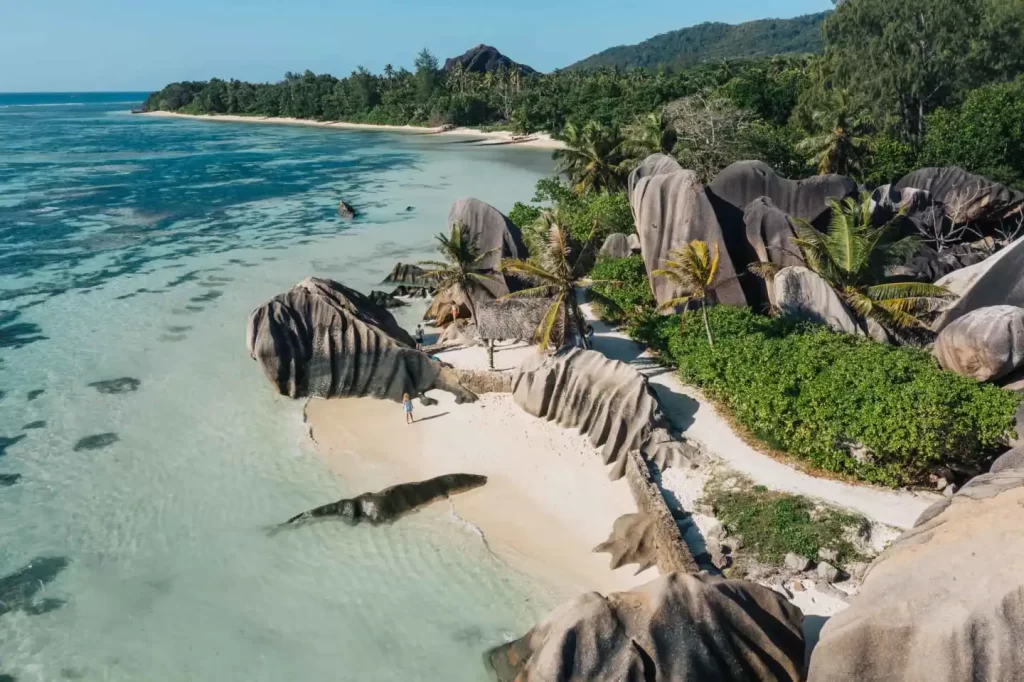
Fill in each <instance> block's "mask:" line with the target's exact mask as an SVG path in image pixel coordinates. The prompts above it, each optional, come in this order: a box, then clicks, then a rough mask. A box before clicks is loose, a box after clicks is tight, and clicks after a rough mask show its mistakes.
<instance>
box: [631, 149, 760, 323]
mask: <svg viewBox="0 0 1024 682" xmlns="http://www.w3.org/2000/svg"><path fill="white" fill-rule="evenodd" d="M638 170H639V169H638ZM634 172H635V171H634ZM630 203H631V205H632V207H633V214H634V216H635V217H636V227H637V232H638V233H639V235H640V250H641V253H642V254H643V258H644V265H645V266H646V268H647V274H648V276H650V275H651V273H652V272H653V271H655V270H657V269H659V268H663V267H664V266H665V260H666V259H667V258H668V257H669V252H670V251H671V250H672V249H678V248H682V247H683V246H685V245H686V244H687V243H689V242H691V241H693V240H698V239H699V240H701V241H705V242H707V243H708V244H709V245H711V246H712V247H717V248H718V250H719V255H720V259H721V260H720V261H719V266H718V282H719V284H718V286H716V287H715V290H714V296H715V298H716V300H717V301H718V302H719V303H724V304H726V305H739V306H742V305H747V296H746V294H745V293H744V290H743V287H742V286H741V285H740V282H739V280H738V279H737V270H736V267H735V266H734V265H733V260H732V256H731V254H730V251H729V248H728V246H727V244H726V242H725V239H724V237H723V235H722V230H721V228H720V227H719V225H718V219H717V218H716V216H715V211H714V210H713V209H712V207H711V202H709V201H708V197H707V195H706V194H705V192H704V188H703V186H702V185H701V184H700V182H699V181H698V180H697V174H696V173H694V172H693V171H689V170H684V171H676V172H674V173H658V174H655V175H650V176H645V177H641V178H640V179H639V180H638V181H637V184H636V187H635V188H634V190H633V192H632V194H631V195H630ZM743 267H745V264H744V266H743ZM652 282H653V289H654V297H655V299H656V300H657V301H658V303H659V304H661V303H665V302H667V301H670V300H672V299H673V298H677V297H678V296H680V295H681V294H682V291H681V290H680V289H679V287H678V286H676V285H675V284H673V283H672V282H671V281H669V280H667V279H665V278H664V277H652Z"/></svg>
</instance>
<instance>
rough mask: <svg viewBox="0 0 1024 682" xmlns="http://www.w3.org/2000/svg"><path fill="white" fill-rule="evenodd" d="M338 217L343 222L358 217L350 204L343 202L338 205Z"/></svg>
mask: <svg viewBox="0 0 1024 682" xmlns="http://www.w3.org/2000/svg"><path fill="white" fill-rule="evenodd" d="M338 217H340V218H342V219H343V220H352V219H353V218H355V217H356V210H355V209H354V208H352V206H351V205H350V204H347V203H345V202H344V201H342V202H340V203H339V204H338Z"/></svg>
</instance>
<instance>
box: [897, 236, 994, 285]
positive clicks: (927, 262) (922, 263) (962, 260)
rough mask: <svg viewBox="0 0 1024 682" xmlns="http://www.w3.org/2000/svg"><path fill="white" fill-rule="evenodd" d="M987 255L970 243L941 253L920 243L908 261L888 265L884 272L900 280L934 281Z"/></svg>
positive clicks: (978, 261)
mask: <svg viewBox="0 0 1024 682" xmlns="http://www.w3.org/2000/svg"><path fill="white" fill-rule="evenodd" d="M989 255H990V253H989V252H987V251H981V250H979V249H975V248H974V247H973V246H972V245H971V244H958V245H957V246H954V247H953V248H951V249H946V250H945V251H943V252H942V253H939V252H937V251H935V250H934V249H932V248H930V247H928V246H925V245H922V246H921V248H920V249H919V250H918V252H917V255H916V256H914V257H913V258H912V259H911V260H910V262H909V263H906V264H905V265H894V266H890V267H889V268H886V274H887V275H888V276H890V277H894V278H899V279H901V280H914V281H915V282H929V283H930V282H936V281H938V280H939V279H942V278H943V277H946V276H948V275H951V274H952V273H955V272H957V271H958V270H961V269H963V268H967V267H968V266H972V265H977V264H978V263H981V262H982V261H984V260H985V259H986V258H988V257H989Z"/></svg>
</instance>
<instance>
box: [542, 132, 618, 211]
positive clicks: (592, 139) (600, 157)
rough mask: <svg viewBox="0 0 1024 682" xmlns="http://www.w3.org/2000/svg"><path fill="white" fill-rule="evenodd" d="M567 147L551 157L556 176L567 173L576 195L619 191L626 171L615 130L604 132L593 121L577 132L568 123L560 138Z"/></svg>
mask: <svg viewBox="0 0 1024 682" xmlns="http://www.w3.org/2000/svg"><path fill="white" fill-rule="evenodd" d="M561 137H562V139H563V141H564V142H565V144H566V147H565V148H564V149H559V150H557V151H555V153H554V154H553V157H554V159H555V160H556V161H557V162H558V164H557V170H558V172H559V173H566V174H567V175H568V176H569V179H570V181H571V182H572V185H573V191H575V192H576V193H577V194H585V193H586V192H590V191H597V190H602V189H606V190H610V191H615V190H618V189H621V188H622V187H623V186H624V185H625V175H626V168H625V166H624V165H623V163H622V155H621V150H620V147H621V144H622V140H621V138H620V137H619V132H618V130H617V129H613V128H605V127H603V126H601V125H599V124H597V123H595V122H594V121H591V122H590V123H587V124H586V125H585V126H583V127H582V128H579V127H578V126H576V124H574V123H567V124H566V126H565V128H564V129H563V130H562V135H561Z"/></svg>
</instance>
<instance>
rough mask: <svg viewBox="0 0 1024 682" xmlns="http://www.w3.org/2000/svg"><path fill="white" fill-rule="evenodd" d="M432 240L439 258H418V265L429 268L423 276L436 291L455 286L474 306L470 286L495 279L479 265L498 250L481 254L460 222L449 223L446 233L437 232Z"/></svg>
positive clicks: (474, 241) (471, 235)
mask: <svg viewBox="0 0 1024 682" xmlns="http://www.w3.org/2000/svg"><path fill="white" fill-rule="evenodd" d="M435 239H437V243H438V245H437V250H438V252H440V254H441V260H434V261H432V260H427V261H420V265H424V266H426V267H427V268H428V269H427V270H426V272H424V273H423V276H424V277H426V278H429V279H431V280H433V281H434V283H435V286H436V287H437V289H438V291H444V290H445V289H448V288H450V287H458V288H459V289H460V290H461V291H462V293H463V295H464V296H465V297H466V299H467V301H469V303H470V307H471V309H474V306H473V304H472V296H471V295H470V289H471V287H472V285H473V284H488V283H491V282H493V281H494V277H493V276H492V275H490V274H488V273H486V272H483V271H482V270H483V268H482V264H483V263H484V262H485V261H486V260H487V258H489V257H490V256H491V255H492V254H493V253H494V252H495V251H497V250H498V249H492V250H490V251H486V252H484V253H481V252H480V249H479V247H478V246H477V240H476V237H475V236H474V235H473V234H472V233H471V232H470V231H469V229H468V228H467V227H466V226H465V225H462V224H460V223H455V224H454V225H452V229H451V233H450V234H449V235H447V236H446V235H443V234H439V235H437V236H436V237H435ZM475 316H476V314H475V309H474V317H475Z"/></svg>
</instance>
